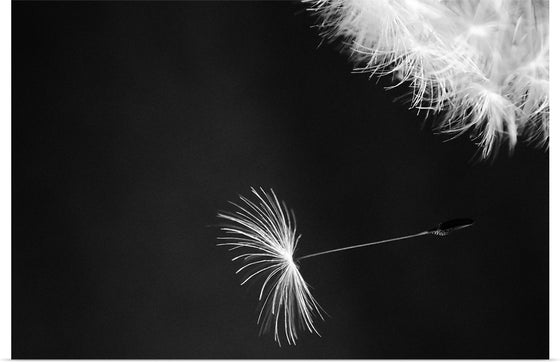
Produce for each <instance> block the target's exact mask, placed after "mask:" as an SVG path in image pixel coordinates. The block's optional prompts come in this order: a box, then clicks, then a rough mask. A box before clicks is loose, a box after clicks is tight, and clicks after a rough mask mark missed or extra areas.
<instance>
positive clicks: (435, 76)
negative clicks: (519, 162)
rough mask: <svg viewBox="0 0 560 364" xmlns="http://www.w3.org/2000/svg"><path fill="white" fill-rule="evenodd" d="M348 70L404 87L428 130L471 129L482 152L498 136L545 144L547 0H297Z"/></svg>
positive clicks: (489, 151) (489, 148) (512, 143)
mask: <svg viewBox="0 0 560 364" xmlns="http://www.w3.org/2000/svg"><path fill="white" fill-rule="evenodd" d="M304 1H306V2H308V3H310V4H311V10H313V11H315V12H317V14H319V16H320V19H321V21H320V24H319V26H320V27H321V28H322V29H323V34H324V35H325V37H327V38H330V39H341V38H342V39H343V41H344V44H346V45H347V47H348V49H349V50H350V51H351V54H352V58H353V60H354V62H355V65H356V70H358V71H360V72H366V73H370V74H372V75H392V76H393V77H394V78H395V79H396V80H398V84H401V83H406V84H408V85H410V87H411V93H412V97H411V98H412V100H411V104H412V107H415V108H418V109H422V110H428V111H434V112H444V113H445V115H444V117H443V118H442V119H441V121H440V122H438V123H437V127H436V130H438V131H440V132H445V133H463V132H469V133H471V135H472V137H473V139H475V140H476V141H477V142H478V143H479V145H480V147H481V149H482V156H483V157H484V158H486V157H488V156H490V155H491V154H492V151H493V150H495V149H497V148H496V147H497V146H498V145H499V144H500V142H502V141H507V142H508V144H509V147H510V150H513V148H514V146H515V144H516V143H517V141H518V140H526V141H528V142H532V143H534V144H536V145H538V146H546V147H547V146H548V138H549V115H548V114H549V75H548V73H549V30H548V1H547V0H304Z"/></svg>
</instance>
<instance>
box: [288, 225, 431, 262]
mask: <svg viewBox="0 0 560 364" xmlns="http://www.w3.org/2000/svg"><path fill="white" fill-rule="evenodd" d="M428 234H430V232H429V231H422V232H421V233H416V234H412V235H406V236H400V237H398V238H391V239H385V240H379V241H374V242H371V243H365V244H359V245H351V246H346V247H344V248H338V249H332V250H326V251H324V252H318V253H313V254H308V255H304V256H303V257H299V258H297V259H296V261H300V260H302V259H307V258H311V257H316V256H318V255H323V254H330V253H335V252H340V251H343V250H349V249H357V248H363V247H366V246H369V245H377V244H383V243H388V242H391V241H397V240H404V239H410V238H415V237H417V236H422V235H428Z"/></svg>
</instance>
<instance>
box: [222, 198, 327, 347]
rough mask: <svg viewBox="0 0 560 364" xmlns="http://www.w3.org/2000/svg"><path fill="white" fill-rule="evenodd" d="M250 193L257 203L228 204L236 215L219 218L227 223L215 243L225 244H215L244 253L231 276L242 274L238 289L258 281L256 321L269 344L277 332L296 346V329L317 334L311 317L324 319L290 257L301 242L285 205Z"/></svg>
mask: <svg viewBox="0 0 560 364" xmlns="http://www.w3.org/2000/svg"><path fill="white" fill-rule="evenodd" d="M251 191H252V193H253V194H254V195H255V197H256V202H253V201H251V200H249V199H248V198H246V197H243V196H240V199H241V201H242V202H243V205H239V204H235V203H233V202H232V204H233V205H234V206H235V207H236V208H237V211H235V212H231V213H219V214H218V217H219V218H222V219H225V220H227V221H228V222H229V223H232V225H231V226H223V227H222V228H221V230H222V232H224V233H225V234H226V236H224V237H220V238H218V239H221V240H224V241H225V242H224V243H221V244H218V245H224V246H229V247H231V249H230V250H237V249H241V250H243V251H242V253H241V254H239V255H237V256H236V257H235V258H233V259H232V260H234V261H238V260H239V261H241V262H242V263H243V265H242V267H241V268H240V269H239V270H237V272H236V273H242V272H243V273H246V274H247V276H246V277H245V279H244V280H243V282H242V283H241V284H242V285H243V284H245V283H247V282H249V281H251V280H257V279H261V280H262V282H263V283H262V286H261V289H260V295H259V301H260V302H261V309H260V313H259V317H258V319H257V323H260V324H261V332H264V331H266V330H268V329H270V328H273V329H274V340H275V341H276V342H278V344H279V345H280V344H281V339H280V336H281V333H283V334H284V336H285V338H286V341H287V342H288V344H295V342H296V340H297V338H298V330H300V329H302V330H307V331H309V332H311V333H316V334H319V333H318V332H317V330H316V328H315V326H314V322H313V321H314V318H315V317H316V316H318V317H320V318H321V319H323V317H322V315H321V310H322V309H321V307H320V306H319V304H318V303H317V301H316V300H315V299H314V298H313V296H312V295H311V292H310V290H309V287H308V286H307V283H306V282H305V280H304V279H303V277H302V276H301V274H300V272H299V270H298V267H297V265H296V263H295V262H294V259H293V256H294V253H295V250H296V247H297V243H298V240H299V238H300V236H298V235H297V234H296V223H295V215H294V213H293V211H290V210H288V208H287V207H286V204H285V203H284V202H282V203H280V202H279V201H278V198H277V197H276V195H275V194H274V191H272V190H270V194H268V193H266V192H265V191H264V190H263V189H262V188H261V189H260V193H259V191H257V190H255V189H254V188H251ZM282 325H283V326H284V327H283V329H282V327H281V326H282ZM279 326H280V327H279Z"/></svg>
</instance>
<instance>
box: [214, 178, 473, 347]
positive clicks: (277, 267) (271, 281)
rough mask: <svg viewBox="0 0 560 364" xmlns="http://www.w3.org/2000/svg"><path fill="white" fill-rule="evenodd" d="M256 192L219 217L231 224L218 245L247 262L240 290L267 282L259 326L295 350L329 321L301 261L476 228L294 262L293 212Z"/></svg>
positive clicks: (463, 222) (460, 223) (449, 227)
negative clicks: (307, 334) (318, 325)
mask: <svg viewBox="0 0 560 364" xmlns="http://www.w3.org/2000/svg"><path fill="white" fill-rule="evenodd" d="M251 192H252V193H253V195H254V196H255V197H256V198H255V201H252V200H250V199H248V198H246V197H243V196H240V199H241V201H242V203H243V204H242V205H240V204H237V203H233V202H232V205H234V206H235V207H236V208H237V210H236V211H234V212H229V213H225V212H224V213H219V214H218V217H219V218H222V219H225V220H226V221H228V223H229V225H224V226H222V227H221V231H222V232H223V233H224V235H225V236H222V237H219V238H218V239H219V240H221V241H223V242H222V243H219V244H218V245H219V246H228V247H230V250H232V251H239V252H240V253H239V254H238V255H237V256H235V257H234V258H233V259H232V261H240V262H242V266H241V268H239V269H238V270H237V272H236V273H243V274H245V277H244V279H243V281H242V282H241V285H244V284H246V283H247V282H249V281H252V280H260V281H261V282H262V286H261V288H260V293H259V302H260V304H261V308H260V312H259V315H258V318H257V324H260V325H261V333H262V332H264V331H267V330H273V332H274V340H275V341H276V342H277V343H278V344H279V345H281V341H282V340H281V337H284V338H285V340H286V341H287V343H288V344H290V345H291V344H295V343H296V340H297V339H298V332H299V331H301V330H303V331H308V332H310V333H315V334H317V335H319V332H318V330H317V329H316V327H315V321H316V320H317V319H321V320H323V319H324V318H323V313H324V310H323V309H322V308H321V306H320V305H319V304H318V303H317V301H316V300H315V298H314V297H313V295H312V294H311V291H310V289H309V286H308V284H307V283H306V281H305V280H304V279H303V277H302V275H301V273H300V272H299V267H298V262H299V261H301V260H303V259H308V258H312V257H316V256H319V255H325V254H330V253H335V252H340V251H344V250H349V249H357V248H362V247H366V246H370V245H377V244H383V243H388V242H392V241H397V240H404V239H410V238H414V237H418V236H422V235H429V234H431V235H437V236H445V235H448V234H449V233H451V232H453V231H456V230H459V229H462V228H465V227H468V226H470V225H472V224H473V221H472V220H470V219H455V220H451V221H448V222H445V223H442V224H440V225H438V226H437V227H435V228H433V229H430V230H426V231H423V232H420V233H416V234H412V235H406V236H401V237H397V238H392V239H386V240H380V241H375V242H370V243H365V244H358V245H352V246H346V247H342V248H338V249H332V250H327V251H322V252H318V253H313V254H308V255H304V256H301V257H299V258H294V254H295V252H296V248H297V245H298V242H299V239H300V236H301V235H298V234H297V232H296V221H295V215H294V213H293V211H291V210H289V209H288V207H287V206H286V204H285V203H284V202H283V201H282V202H280V201H279V200H278V198H277V197H276V194H275V193H274V191H273V190H270V193H267V192H265V190H263V189H262V188H260V189H259V190H256V189H254V188H251ZM238 249H240V250H238ZM319 336H320V335H319Z"/></svg>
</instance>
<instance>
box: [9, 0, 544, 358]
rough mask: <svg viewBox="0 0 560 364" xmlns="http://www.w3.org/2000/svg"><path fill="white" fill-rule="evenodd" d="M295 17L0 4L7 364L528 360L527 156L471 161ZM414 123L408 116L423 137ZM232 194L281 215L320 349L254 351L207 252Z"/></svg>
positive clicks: (247, 290)
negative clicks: (9, 235) (254, 196)
mask: <svg viewBox="0 0 560 364" xmlns="http://www.w3.org/2000/svg"><path fill="white" fill-rule="evenodd" d="M314 22H315V20H314V19H313V17H312V16H311V14H309V13H307V12H306V11H305V10H304V6H303V5H301V4H298V3H290V2H282V3H279V2H278V3H270V2H268V3H253V2H234V3H227V4H226V3H218V2H207V3H196V2H183V3H180V2H171V3H159V4H155V3H147V2H142V3H112V2H102V3H97V4H88V3H70V2H62V3H58V4H49V3H44V2H42V3H27V2H26V3H20V2H16V3H14V4H13V357H14V358H473V357H475V358H477V357H484V358H494V357H500V358H506V357H508V358H509V357H520V358H521V357H522V358H544V357H547V356H548V153H547V152H545V151H542V150H535V149H532V148H529V147H527V146H524V145H519V146H518V148H517V149H516V151H515V153H514V155H513V156H511V157H510V156H508V154H507V153H505V152H504V151H502V153H501V154H500V155H499V156H498V158H497V159H496V160H495V161H494V162H493V163H476V157H475V158H473V156H475V153H476V146H475V145H474V144H473V143H472V142H471V141H470V140H469V139H468V137H466V136H463V137H460V138H458V139H455V140H452V141H449V142H446V143H443V141H444V140H445V138H444V137H442V136H437V135H433V134H432V133H431V131H430V129H429V127H428V126H425V127H422V122H423V117H422V116H418V115H416V113H415V112H414V111H413V110H408V108H407V105H406V104H403V103H402V102H401V103H399V102H397V103H394V102H393V100H394V98H395V97H396V96H398V95H401V94H403V93H404V92H405V91H406V89H405V88H401V89H399V90H394V91H390V92H386V91H385V90H384V89H383V83H376V82H375V80H368V78H367V77H366V76H365V75H360V74H352V73H351V70H352V66H351V64H350V63H349V62H347V58H346V56H345V55H343V54H340V53H339V51H338V50H337V49H336V47H335V46H334V45H330V44H323V45H321V46H320V40H321V39H320V37H319V36H318V33H317V30H316V29H314V28H310V27H311V26H312V25H313V24H314ZM429 120H430V118H429V119H428V121H429ZM250 186H263V187H266V188H268V187H272V188H274V189H275V191H276V192H277V194H278V195H279V197H280V198H281V199H284V200H285V201H286V202H287V203H288V205H289V206H290V207H292V208H293V209H294V210H295V211H296V215H297V218H298V225H299V229H300V232H301V233H302V234H303V238H302V241H301V243H300V251H299V254H305V253H311V252H315V251H319V250H325V249H330V248H335V247H340V246H343V245H347V244H352V243H361V242H367V241H371V240H376V239H382V238H388V237H393V236H398V235H401V234H408V233H414V232H417V231H421V230H424V229H426V228H430V227H432V225H434V224H436V223H437V222H439V221H442V220H445V219H448V218H453V217H463V216H466V217H472V218H474V219H476V221H477V223H476V225H475V226H474V227H473V228H471V229H469V230H463V231H461V232H458V233H456V234H454V235H452V236H449V237H447V238H436V237H423V238H419V239H416V240H411V241H404V242H399V243H396V244H389V245H385V246H378V247H371V248H367V249H362V250H355V251H348V252H345V253H340V254H336V255H335V254H333V255H327V256H324V257H320V258H319V257H317V258H314V259H313V260H311V259H310V260H308V261H305V264H303V265H302V267H301V270H302V273H303V275H304V277H305V278H306V280H307V281H308V282H309V283H310V285H311V286H312V287H313V293H314V295H315V297H316V299H317V300H318V301H319V303H320V304H321V305H322V306H323V307H324V308H325V309H326V310H327V312H328V313H329V314H330V316H331V317H330V318H328V319H327V320H326V321H325V322H324V323H319V325H318V327H319V330H320V331H321V333H322V335H323V337H322V338H320V337H318V336H314V335H310V334H303V335H302V337H301V340H300V341H299V342H298V344H297V346H295V347H282V348H278V346H277V345H276V343H275V342H274V341H273V339H272V336H271V335H265V336H261V337H259V336H258V327H257V325H256V317H257V313H258V306H257V295H258V287H257V286H255V285H254V286H250V287H246V286H243V287H240V286H239V283H240V279H239V277H237V276H235V275H234V271H235V270H236V265H235V264H234V263H233V262H231V261H230V258H231V257H232V255H231V254H230V253H229V252H228V251H227V250H226V249H221V248H217V247H216V246H215V243H216V236H217V234H218V231H217V229H216V228H215V226H214V225H215V224H217V223H218V221H217V219H216V217H215V214H216V212H217V210H219V209H226V208H227V207H228V205H227V201H228V200H233V199H236V196H237V194H239V193H242V194H248V193H249V187H250Z"/></svg>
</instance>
